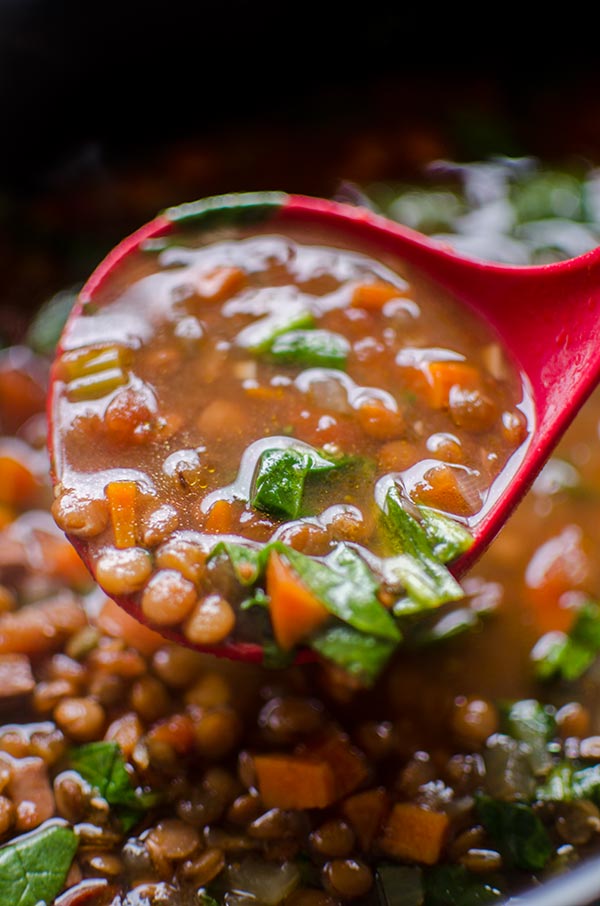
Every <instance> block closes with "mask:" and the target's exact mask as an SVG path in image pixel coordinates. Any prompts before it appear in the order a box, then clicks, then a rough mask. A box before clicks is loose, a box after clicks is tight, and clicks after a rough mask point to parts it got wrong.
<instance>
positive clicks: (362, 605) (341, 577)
mask: <svg viewBox="0 0 600 906" xmlns="http://www.w3.org/2000/svg"><path fill="white" fill-rule="evenodd" d="M279 549H280V550H281V551H282V552H283V553H284V554H285V556H286V557H287V559H288V560H289V561H290V563H291V564H292V566H293V567H294V569H295V570H296V572H297V573H298V575H299V576H300V579H301V580H302V582H303V583H304V584H305V585H306V587H307V588H308V589H309V590H310V591H311V592H312V593H313V594H314V595H315V597H316V598H318V600H319V601H321V602H322V604H324V606H325V607H326V608H327V610H329V612H330V613H332V614H333V615H334V616H336V617H337V618H338V619H339V620H341V621H342V622H343V623H348V624H349V625H350V626H353V627H354V628H355V629H358V630H359V632H366V633H369V634H370V635H375V636H380V637H381V638H384V639H390V640H391V641H393V642H398V641H399V640H400V631H399V629H398V627H397V626H396V623H395V621H394V619H393V617H392V616H391V614H390V613H389V611H387V610H386V609H385V607H384V606H383V604H381V602H380V601H379V599H378V598H377V594H376V590H377V587H378V583H377V581H376V579H375V577H374V575H373V574H372V573H371V571H370V570H369V567H368V566H367V564H366V563H365V562H364V561H363V560H362V558H361V557H359V555H358V554H357V553H356V552H355V551H354V550H353V549H352V548H351V547H349V546H348V545H347V544H339V545H338V546H337V548H336V549H335V550H334V551H333V553H332V554H330V555H329V557H328V558H327V562H326V563H324V562H321V561H320V560H315V559H313V558H312V557H308V556H306V554H301V553H299V552H298V551H295V550H293V549H292V548H289V547H286V546H285V545H281V546H280V548H279Z"/></svg>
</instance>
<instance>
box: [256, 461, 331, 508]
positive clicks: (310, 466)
mask: <svg viewBox="0 0 600 906" xmlns="http://www.w3.org/2000/svg"><path fill="white" fill-rule="evenodd" d="M335 468H336V464H335V463H334V462H330V461H329V460H327V459H325V458H324V457H322V456H320V455H319V454H318V453H317V452H316V451H315V452H314V454H312V453H309V452H306V451H304V450H299V449H298V450H297V449H295V448H294V447H286V448H284V449H283V450H265V451H264V453H263V454H262V455H261V457H260V459H259V461H258V466H257V469H256V474H255V477H254V491H253V495H252V500H251V503H252V506H254V507H256V509H257V510H263V511H264V512H266V513H270V514H271V515H273V516H282V517H287V518H289V519H296V517H297V516H299V515H300V510H301V507H302V495H303V493H304V482H305V481H306V478H307V476H308V475H312V474H315V473H319V472H328V471H330V470H331V469H335Z"/></svg>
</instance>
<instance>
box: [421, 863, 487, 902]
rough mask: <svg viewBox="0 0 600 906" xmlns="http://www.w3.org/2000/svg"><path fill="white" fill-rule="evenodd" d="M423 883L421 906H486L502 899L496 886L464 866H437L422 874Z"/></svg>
mask: <svg viewBox="0 0 600 906" xmlns="http://www.w3.org/2000/svg"><path fill="white" fill-rule="evenodd" d="M423 880H424V886H425V904H424V906H486V904H488V903H496V902H497V901H498V900H499V899H501V897H502V893H501V891H500V890H499V889H498V888H497V887H496V886H495V885H493V884H491V883H490V882H488V881H485V880H484V879H483V878H479V877H477V875H473V874H471V872H470V871H468V870H467V869H466V868H465V867H464V866H463V865H437V866H436V867H435V868H430V869H429V870H428V871H426V872H425V873H424V876H423Z"/></svg>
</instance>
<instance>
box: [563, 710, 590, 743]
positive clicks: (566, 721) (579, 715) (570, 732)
mask: <svg viewBox="0 0 600 906" xmlns="http://www.w3.org/2000/svg"><path fill="white" fill-rule="evenodd" d="M590 725H591V715H590V712H589V710H588V709H587V708H586V707H585V706H584V705H582V704H580V702H569V703H568V704H566V705H563V706H562V708H559V710H558V711H557V712H556V727H557V730H558V733H559V735H560V736H561V737H562V739H567V738H568V737H569V736H576V737H578V738H579V739H583V738H584V737H585V736H587V735H588V733H589V731H590Z"/></svg>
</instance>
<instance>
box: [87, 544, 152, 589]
mask: <svg viewBox="0 0 600 906" xmlns="http://www.w3.org/2000/svg"><path fill="white" fill-rule="evenodd" d="M151 573H152V560H151V559H150V555H149V554H148V552H147V551H146V550H144V548H142V547H130V548H125V549H124V550H117V549H112V550H109V551H106V553H104V554H103V555H102V556H101V557H100V558H99V559H98V562H97V563H96V579H97V580H98V583H99V585H101V586H102V588H103V589H104V590H105V591H106V592H107V593H108V594H109V595H128V594H131V593H132V592H134V591H139V589H141V588H142V587H143V586H144V584H145V583H146V582H147V581H148V579H149V578H150V574H151Z"/></svg>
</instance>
